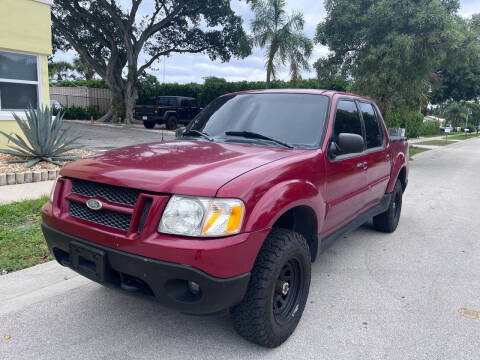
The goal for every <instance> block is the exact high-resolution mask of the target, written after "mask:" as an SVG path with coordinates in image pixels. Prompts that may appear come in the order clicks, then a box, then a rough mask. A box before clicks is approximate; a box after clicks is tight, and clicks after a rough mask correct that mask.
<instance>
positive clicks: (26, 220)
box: [0, 196, 53, 273]
mask: <svg viewBox="0 0 480 360" xmlns="http://www.w3.org/2000/svg"><path fill="white" fill-rule="evenodd" d="M47 201H48V197H47V196H45V197H42V198H41V199H37V200H26V201H22V202H16V203H12V204H8V205H2V206H0V273H1V271H2V270H7V271H8V272H11V271H15V270H20V269H24V268H27V267H30V266H33V265H37V264H40V263H43V262H46V261H49V260H52V259H53V258H52V257H51V256H50V252H49V251H48V247H47V244H46V243H45V239H44V238H43V234H42V230H41V229H40V217H41V215H40V209H41V207H42V205H43V204H45V203H46V202H47Z"/></svg>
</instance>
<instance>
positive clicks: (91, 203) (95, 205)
mask: <svg viewBox="0 0 480 360" xmlns="http://www.w3.org/2000/svg"><path fill="white" fill-rule="evenodd" d="M102 206H103V204H102V203H101V202H100V200H97V199H89V200H88V201H87V207H88V208H89V209H92V210H100V209H101V208H102Z"/></svg>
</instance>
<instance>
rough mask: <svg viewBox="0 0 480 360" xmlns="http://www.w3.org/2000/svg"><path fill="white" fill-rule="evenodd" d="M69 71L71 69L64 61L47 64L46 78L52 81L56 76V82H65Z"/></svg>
mask: <svg viewBox="0 0 480 360" xmlns="http://www.w3.org/2000/svg"><path fill="white" fill-rule="evenodd" d="M70 70H73V67H72V65H71V64H70V63H68V62H66V61H56V62H50V63H48V77H49V78H50V79H53V78H55V76H56V77H57V81H58V82H60V81H63V80H65V79H66V78H67V74H68V71H70Z"/></svg>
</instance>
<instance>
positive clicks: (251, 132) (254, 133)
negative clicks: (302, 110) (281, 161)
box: [225, 131, 293, 149]
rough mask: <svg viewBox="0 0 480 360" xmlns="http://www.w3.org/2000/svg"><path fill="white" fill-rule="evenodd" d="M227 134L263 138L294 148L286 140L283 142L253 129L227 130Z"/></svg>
mask: <svg viewBox="0 0 480 360" xmlns="http://www.w3.org/2000/svg"><path fill="white" fill-rule="evenodd" d="M225 135H230V136H241V137H244V138H249V139H262V140H268V141H272V142H274V143H277V144H279V145H282V146H285V147H286V148H289V149H293V146H292V145H290V144H287V143H286V142H283V141H281V140H277V139H274V138H271V137H270V136H266V135H262V134H259V133H256V132H253V131H227V132H226V133H225Z"/></svg>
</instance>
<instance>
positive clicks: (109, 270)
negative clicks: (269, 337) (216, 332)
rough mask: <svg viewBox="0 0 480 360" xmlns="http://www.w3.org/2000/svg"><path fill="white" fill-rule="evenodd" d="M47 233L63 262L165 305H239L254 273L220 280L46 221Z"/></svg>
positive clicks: (195, 310)
mask: <svg viewBox="0 0 480 360" xmlns="http://www.w3.org/2000/svg"><path fill="white" fill-rule="evenodd" d="M42 231H43V234H44V236H45V239H46V241H47V244H48V247H49V249H50V251H51V252H52V254H53V255H54V256H55V258H56V260H57V261H58V262H59V263H60V264H62V265H64V266H68V267H71V268H73V270H75V271H77V272H79V273H80V274H82V275H84V276H87V277H89V278H90V279H92V280H94V281H97V282H99V283H102V284H105V285H117V286H119V285H122V287H123V288H127V289H135V290H144V291H146V292H148V293H151V294H153V295H154V296H155V297H156V298H157V299H158V300H159V301H160V303H162V304H164V305H165V306H168V307H171V308H174V309H177V310H179V311H182V312H186V313H192V314H208V313H213V312H216V311H220V310H223V309H227V308H229V307H231V306H233V305H236V304H238V303H239V302H240V301H241V300H242V298H243V296H244V294H245V292H246V290H247V286H248V282H249V279H250V273H245V274H242V275H238V276H235V277H230V278H217V277H214V276H211V275H208V274H207V273H205V272H203V271H201V270H198V269H196V268H194V267H192V266H188V265H182V264H177V263H171V262H167V261H161V260H156V259H152V258H148V257H144V256H140V255H135V254H131V253H128V252H125V251H120V250H116V249H113V248H110V247H106V246H103V245H99V244H97V243H94V242H91V241H88V240H85V239H81V238H78V237H76V236H73V235H69V234H66V233H63V232H61V231H58V230H55V229H53V228H51V227H49V226H47V225H45V224H42ZM72 252H74V253H75V254H73V255H72ZM82 264H83V265H82ZM189 281H193V282H195V283H197V284H198V285H199V286H200V291H199V292H198V293H196V294H194V293H192V292H191V290H189V288H188V282H189Z"/></svg>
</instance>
